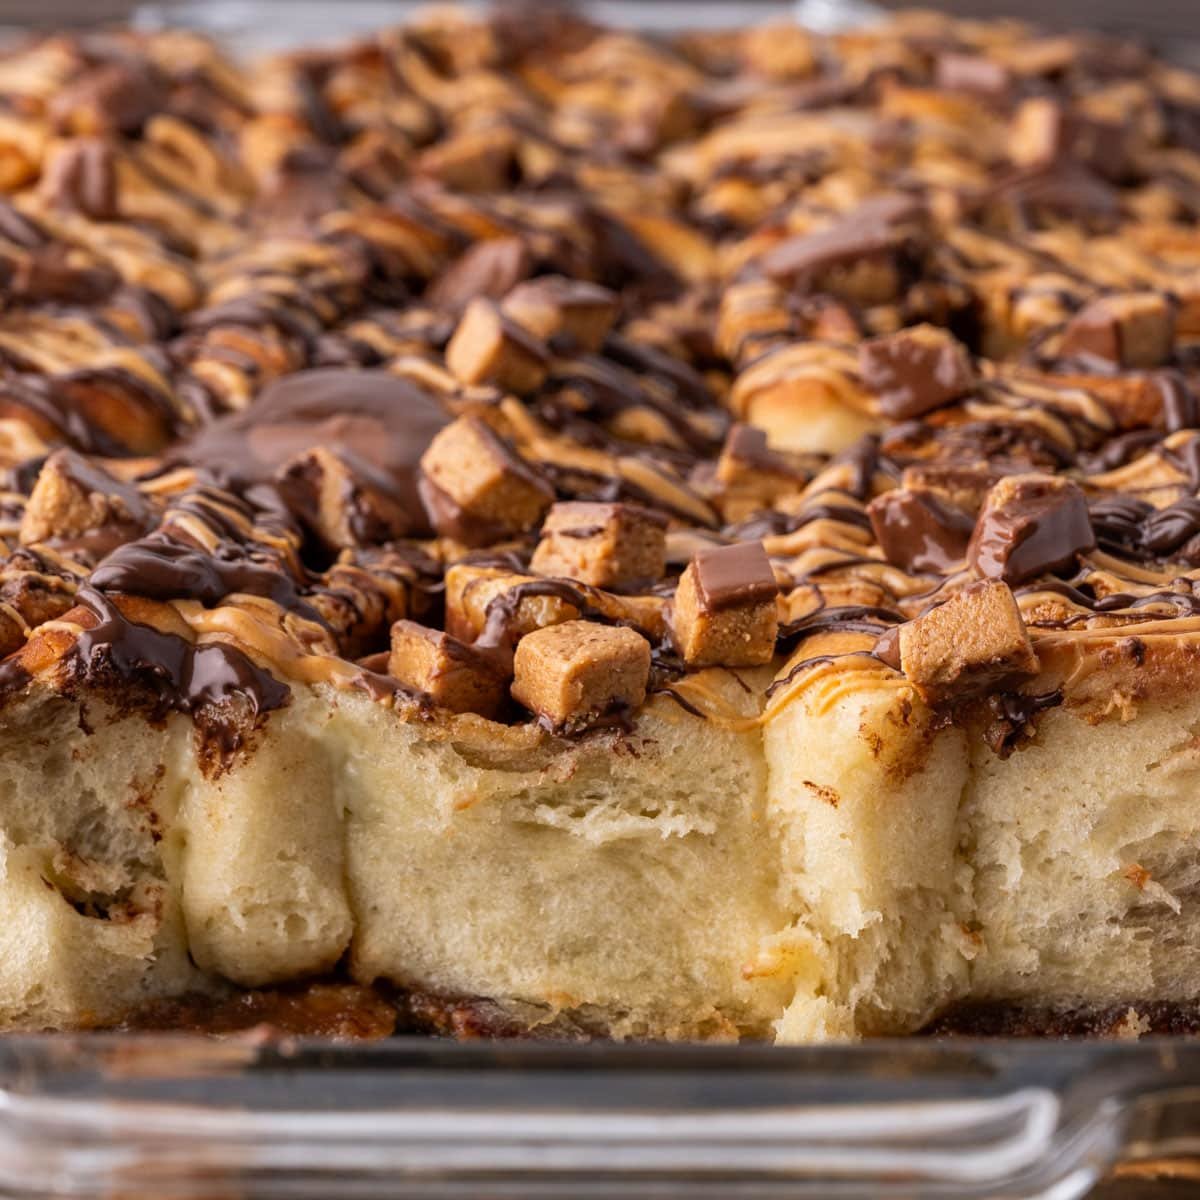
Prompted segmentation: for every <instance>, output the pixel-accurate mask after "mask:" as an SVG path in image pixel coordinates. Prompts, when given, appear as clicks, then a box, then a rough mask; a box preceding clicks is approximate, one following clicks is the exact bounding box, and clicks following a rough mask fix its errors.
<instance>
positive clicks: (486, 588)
mask: <svg viewBox="0 0 1200 1200" xmlns="http://www.w3.org/2000/svg"><path fill="white" fill-rule="evenodd" d="M580 599H581V597H580V596H579V595H578V592H577V591H576V589H574V588H572V587H571V586H570V585H569V584H567V583H566V582H565V581H562V580H556V579H540V578H538V577H537V576H535V575H522V574H520V573H518V572H516V571H504V570H500V569H498V568H495V567H477V566H473V565H472V564H470V563H456V564H455V565H454V566H452V567H450V569H449V570H448V571H447V572H446V629H447V631H448V632H449V633H451V634H453V635H454V636H455V637H457V638H461V639H462V640H463V641H469V642H474V641H475V640H476V639H483V640H485V641H487V642H488V643H490V644H492V645H502V644H504V643H505V642H508V641H515V640H516V639H517V638H518V637H522V636H524V635H525V634H527V633H532V632H533V631H534V630H535V629H541V628H543V627H544V626H546V625H557V624H560V623H561V622H563V621H570V620H574V619H575V618H577V617H579V616H580V615H581V611H580V605H579V603H578V601H579V600H580Z"/></svg>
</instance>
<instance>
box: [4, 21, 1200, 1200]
mask: <svg viewBox="0 0 1200 1200" xmlns="http://www.w3.org/2000/svg"><path fill="white" fill-rule="evenodd" d="M126 7H127V8H128V9H129V14H128V19H129V20H130V21H131V22H132V23H133V24H135V25H138V26H141V27H143V28H150V27H163V26H167V25H182V26H189V27H196V28H200V29H203V30H206V31H209V32H212V33H213V34H214V35H216V36H218V37H221V38H224V39H228V40H229V42H230V44H231V45H234V46H236V47H238V48H241V49H246V50H250V51H253V50H260V49H275V48H280V47H283V46H286V45H291V44H296V43H302V42H305V41H315V40H319V39H321V38H326V37H333V38H345V37H348V36H352V35H353V34H355V33H360V32H364V31H367V30H369V29H373V28H376V27H378V26H379V25H381V24H385V23H387V22H390V21H396V20H400V19H402V18H403V16H404V14H405V13H406V12H407V11H409V10H411V9H413V8H415V7H417V6H416V5H413V4H406V3H391V2H388V3H379V2H377V0H357V2H355V0H351V2H350V3H339V4H337V5H333V4H330V3H324V2H316V0H298V2H294V3H293V2H288V0H281V2H277V3H271V2H270V0H259V2H246V0H217V2H215V3H203V2H199V0H196V2H192V3H179V4H170V3H167V4H150V5H133V4H131V5H127V6H126ZM581 7H583V8H585V9H586V10H588V11H590V12H593V13H594V14H595V15H596V16H597V17H599V18H600V19H603V20H606V21H609V22H613V23H617V24H628V25H638V26H643V27H655V28H664V27H667V28H669V27H672V26H675V27H678V26H682V25H684V24H693V25H694V24H697V23H701V24H731V23H735V22H744V21H748V20H754V19H761V18H762V17H764V16H768V15H771V14H776V15H779V14H788V13H791V14H794V15H796V16H797V17H798V18H799V19H800V20H802V21H804V22H805V23H808V24H810V25H814V26H818V27H820V28H823V29H832V28H835V27H838V26H842V25H847V24H853V23H855V22H858V21H861V20H862V19H863V17H864V15H867V14H869V13H870V12H871V11H873V10H872V9H871V8H870V6H869V5H866V4H863V3H861V2H860V0H845V2H839V0H800V3H798V4H776V3H770V2H769V0H768V2H766V3H762V2H756V3H750V4H741V5H725V4H716V3H700V4H688V5H685V4H682V3H675V2H671V0H665V2H664V0H654V2H651V3H638V4H622V3H620V2H619V0H613V2H607V3H598V4H590V5H583V6H581ZM64 8H65V10H66V11H64V12H63V13H62V15H61V17H60V16H59V13H58V11H57V10H55V12H54V17H55V19H56V20H59V21H61V22H63V23H70V22H71V21H72V20H73V19H77V20H78V21H80V22H88V21H90V20H91V19H93V18H94V17H95V15H96V10H95V9H93V8H92V7H91V5H90V4H89V3H87V0H80V2H79V3H78V4H77V5H75V6H74V8H73V9H72V7H71V6H70V5H67V6H64ZM23 9H24V10H26V11H27V12H29V13H31V14H33V13H34V9H35V6H33V5H28V6H25V5H21V4H15V5H14V4H11V3H9V4H3V5H0V20H2V21H3V23H4V24H6V25H8V26H9V27H10V28H11V27H13V26H16V27H18V28H19V27H21V25H22V24H23V22H24V20H25V16H24V14H23V12H22V10H23ZM285 12H286V14H287V20H286V21H284V20H281V16H282V15H283V14H284V13H285ZM36 15H37V16H38V18H39V19H38V21H37V22H36V23H37V24H39V25H43V26H44V25H45V22H46V19H47V13H46V12H45V11H42V12H40V13H37V14H36ZM105 15H106V16H110V15H112V14H111V12H110V11H109V9H106V10H105ZM0 1110H2V1116H0V1196H7V1197H21V1198H22V1200H42V1198H46V1200H49V1198H51V1197H53V1198H64V1200H65V1198H72V1200H74V1198H81V1200H82V1198H96V1200H99V1198H101V1197H104V1198H106V1200H114V1198H121V1200H131V1198H133V1197H138V1198H145V1200H150V1198H153V1200H170V1198H175V1197H178V1198H186V1200H217V1198H220V1200H243V1198H244V1200H260V1198H261V1200H293V1198H295V1200H300V1198H320V1200H329V1198H330V1197H333V1196H337V1197H339V1198H345V1200H355V1198H359V1197H364V1198H366V1197H370V1198H380V1200H382V1198H385V1197H386V1198H388V1200H407V1198H409V1197H413V1198H418V1197H419V1198H426V1197H428V1198H431V1200H432V1198H438V1200H442V1198H445V1200H451V1198H462V1200H484V1198H492V1197H497V1198H500V1197H504V1198H509V1197H511V1198H514V1200H516V1198H522V1200H523V1198H526V1197H529V1198H536V1197H570V1198H572V1200H574V1198H581V1200H582V1198H595V1200H598V1198H603V1197H618V1196H619V1197H633V1196H636V1197H647V1198H650V1197H676V1196H678V1197H683V1196H687V1197H719V1198H721V1200H739V1198H743V1197H745V1198H758V1197H762V1198H764V1200H766V1198H771V1197H821V1198H823V1200H824V1198H829V1200H834V1198H844V1200H858V1198H862V1200H868V1198H869V1200H889V1198H893V1197H896V1198H898V1197H955V1198H963V1200H969V1198H973V1197H978V1198H980V1200H983V1198H988V1200H1017V1198H1026V1197H1044V1198H1047V1200H1070V1198H1072V1197H1082V1196H1086V1195H1089V1194H1092V1195H1095V1196H1097V1197H1099V1196H1101V1195H1103V1197H1104V1198H1105V1200H1119V1198H1121V1197H1126V1196H1128V1197H1130V1198H1132V1197H1133V1196H1134V1195H1135V1194H1136V1196H1137V1197H1138V1198H1139V1200H1141V1198H1142V1197H1149V1196H1152V1195H1155V1196H1156V1195H1159V1194H1162V1195H1163V1196H1183V1195H1196V1194H1200V1182H1198V1181H1200V1041H1196V1040H1193V1039H1188V1038H1182V1037H1180V1038H1171V1037H1162V1038H1145V1039H1142V1040H1140V1041H1137V1042H1124V1041H1065V1040H1050V1039H1046V1040H1025V1039H1004V1038H993V1039H973V1038H950V1039H940V1040H939V1039H933V1038H915V1039H908V1040H903V1041H891V1040H887V1041H884V1040H880V1041H874V1042H868V1043H862V1044H856V1045H828V1046H818V1047H769V1046H762V1045H740V1046H717V1045H714V1046H691V1045H688V1046H684V1045H676V1046H666V1045H630V1044H625V1045H616V1044H552V1043H531V1042H520V1041H496V1042H472V1043H454V1042H449V1041H442V1040H435V1039H428V1038H412V1037H397V1038H391V1039H388V1040H386V1041H382V1042H374V1043H339V1042H333V1041H322V1040H318V1039H307V1038H305V1039H297V1038H270V1037H267V1036H266V1035H259V1034H257V1033H250V1034H243V1035H239V1036H236V1037H231V1038H226V1039H222V1040H213V1039H205V1038H200V1037H196V1036H191V1035H165V1034H157V1033H154V1034H150V1033H145V1034H125V1033H123V1034H107V1033H93V1034H77V1035H62V1034H60V1035H40V1036H29V1035H20V1036H11V1037H6V1038H3V1039H0ZM1157 1178H1164V1179H1171V1178H1174V1179H1177V1180H1181V1181H1182V1182H1181V1183H1180V1184H1179V1185H1178V1186H1179V1187H1182V1189H1183V1190H1182V1191H1180V1190H1177V1189H1176V1187H1175V1186H1172V1185H1170V1184H1164V1187H1163V1190H1162V1191H1161V1193H1160V1191H1159V1190H1158V1189H1157V1188H1148V1186H1147V1185H1146V1184H1144V1183H1142V1182H1140V1181H1141V1180H1143V1179H1157ZM1105 1179H1108V1180H1109V1181H1110V1182H1109V1183H1108V1184H1103V1183H1102V1182H1101V1181H1103V1180H1105ZM1098 1184H1100V1185H1101V1186H1100V1190H1099V1191H1096V1190H1095V1189H1096V1187H1097V1185H1098ZM1135 1189H1136V1193H1135Z"/></svg>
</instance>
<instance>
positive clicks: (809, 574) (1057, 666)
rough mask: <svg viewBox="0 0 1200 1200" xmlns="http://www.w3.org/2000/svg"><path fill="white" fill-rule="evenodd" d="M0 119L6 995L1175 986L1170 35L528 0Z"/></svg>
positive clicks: (22, 49)
mask: <svg viewBox="0 0 1200 1200" xmlns="http://www.w3.org/2000/svg"><path fill="white" fill-rule="evenodd" d="M0 97H2V98H3V103H2V104H0V186H2V187H3V189H4V193H5V199H4V200H3V202H2V203H0V279H2V281H3V299H4V305H3V310H2V311H0V363H2V375H0V467H2V470H3V473H4V474H3V478H4V482H3V497H2V501H3V503H2V506H0V519H2V521H3V529H2V535H3V538H4V547H3V548H4V562H3V570H2V572H0V642H2V645H0V650H3V653H4V654H5V655H6V657H5V659H4V662H3V666H2V667H0V676H2V688H0V690H2V695H3V699H2V704H0V742H2V749H0V839H2V843H0V844H2V846H3V859H2V861H3V869H2V872H0V1024H2V1025H3V1027H5V1028H8V1029H29V1028H38V1029H42V1028H68V1027H71V1028H74V1027H96V1026H111V1025H115V1024H137V1023H139V1022H146V1023H152V1024H159V1025H161V1024H167V1025H171V1024H172V1023H173V1022H174V1023H176V1024H180V1025H183V1024H186V1025H188V1026H189V1027H191V1026H195V1025H197V1024H198V1025H200V1026H201V1027H204V1025H205V1017H204V1014H205V1013H210V1014H218V1013H221V1014H225V1015H222V1016H221V1017H220V1018H218V1017H216V1016H213V1020H212V1027H214V1028H215V1027H224V1026H225V1023H226V1021H227V1020H228V1012H229V1006H230V1005H233V1006H234V1007H235V1008H236V1007H238V1006H241V1008H242V1009H244V1010H245V1011H251V1012H254V1013H257V1014H259V1015H261V1014H262V1013H264V1012H269V1011H270V1005H269V1003H268V1002H267V1001H266V1000H265V999H264V1000H261V1001H260V1000H258V999H255V997H268V996H270V995H271V994H273V993H271V991H270V989H275V988H279V987H281V986H286V987H291V988H293V989H294V990H293V991H292V992H291V993H289V995H290V997H291V998H290V999H289V1000H288V1001H287V1003H288V1004H289V1005H292V1006H293V1008H294V1006H296V1005H300V1007H301V1009H302V1008H303V1004H304V1000H303V997H304V996H305V995H307V996H310V997H314V998H315V999H314V1000H313V1004H314V1005H315V1009H317V1010H320V1011H321V1012H322V1013H323V1014H324V1016H322V1018H321V1019H322V1021H323V1022H324V1024H322V1025H321V1028H331V1029H334V1030H341V1031H344V1030H345V1029H346V1027H347V1023H346V1021H342V1020H341V1018H338V1017H330V1016H329V1014H330V1011H331V1010H332V1009H336V1008H338V1006H339V1005H340V1006H344V1005H345V1004H349V1005H350V1006H351V1007H353V1004H354V1003H355V1000H354V997H355V996H356V995H357V996H359V997H360V998H361V1002H362V1006H363V1007H362V1017H361V1020H360V1021H359V1023H358V1024H357V1025H355V1023H354V1021H353V1019H351V1020H350V1021H349V1028H350V1029H351V1031H355V1030H357V1031H360V1032H362V1031H373V1032H378V1031H380V1029H383V1028H386V1027H388V1020H387V1019H386V1018H383V1017H381V1016H380V1006H381V1005H383V1006H384V1007H385V1008H386V1007H387V1005H388V1004H391V1005H393V1009H392V1010H391V1011H401V1012H402V1013H403V1014H404V1019H405V1021H406V1022H410V1023H415V1024H417V1025H421V1026H424V1027H426V1028H431V1029H434V1030H437V1031H441V1032H453V1033H457V1034H460V1035H470V1034H479V1033H513V1032H516V1033H534V1034H539V1035H554V1036H576V1035H579V1036H592V1035H603V1036H610V1037H620V1038H624V1037H652V1038H683V1037H700V1038H736V1037H754V1038H776V1039H779V1040H785V1041H797V1040H814V1039H823V1038H836V1037H849V1036H857V1035H872V1034H883V1033H910V1032H916V1031H919V1030H921V1029H924V1028H926V1027H928V1026H929V1025H930V1023H931V1022H935V1021H936V1022H941V1026H940V1027H945V1026H946V1024H947V1023H953V1022H954V1021H955V1019H956V1018H955V1014H956V1013H957V1014H961V1013H964V1012H970V1011H972V1006H981V1010H982V1009H986V1011H988V1012H991V1013H1001V1014H1007V1017H1006V1018H1005V1019H1011V1021H1012V1022H1015V1023H1016V1024H1018V1025H1019V1026H1020V1027H1021V1028H1026V1029H1027V1028H1030V1027H1033V1028H1045V1029H1049V1028H1059V1027H1061V1026H1062V1023H1063V1022H1064V1021H1067V1020H1071V1019H1080V1020H1085V1021H1091V1022H1092V1023H1093V1024H1096V1023H1101V1024H1103V1023H1105V1022H1107V1024H1108V1026H1116V1027H1119V1028H1121V1029H1123V1030H1124V1031H1126V1032H1135V1033H1136V1032H1138V1031H1139V1030H1141V1029H1144V1028H1147V1027H1149V1024H1150V1021H1151V1016H1152V1014H1156V1013H1157V1014H1163V1013H1170V1014H1174V1015H1173V1016H1172V1017H1171V1018H1170V1019H1172V1020H1178V1019H1180V1017H1179V1014H1181V1013H1186V1012H1187V1011H1188V1010H1189V1007H1190V1006H1191V1005H1193V1004H1194V1002H1195V1001H1196V999H1197V997H1198V996H1200V898H1198V890H1197V889H1198V885H1200V805H1198V804H1197V803H1196V799H1197V794H1198V789H1200V735H1198V732H1197V731H1198V730H1200V690H1198V688H1197V684H1198V683H1200V599H1198V598H1197V597H1198V595H1200V593H1198V591H1197V580H1198V579H1200V499H1198V498H1197V492H1198V489H1200V414H1198V409H1197V391H1196V386H1197V380H1198V379H1200V349H1198V348H1200V229H1198V228H1197V216H1198V215H1200V79H1197V78H1196V77H1194V76H1192V75H1190V74H1187V73H1186V72H1184V71H1182V70H1178V69H1176V68H1173V67H1171V66H1168V65H1166V64H1164V63H1162V62H1160V61H1157V60H1156V59H1154V58H1153V57H1151V56H1150V55H1149V54H1147V53H1145V52H1143V51H1142V50H1140V49H1138V48H1136V47H1133V46H1130V45H1128V44H1118V43H1114V42H1109V41H1105V40H1104V39H1102V38H1099V37H1091V36H1086V35H1079V36H1072V37H1060V36H1048V35H1044V34H1041V33H1039V32H1037V31H1036V30H1032V29H1029V28H1026V27H1023V26H1019V25H1016V24H1012V23H1004V22H995V23H989V24H979V23H967V22H954V21H951V20H949V19H946V18H942V17H936V16H931V15H928V14H911V15H901V16H898V17H896V18H894V19H892V20H890V21H889V22H887V23H885V24H883V25H881V26H879V27H877V28H872V29H866V30H862V31H856V32H851V33H844V34H839V35H835V36H828V37H819V36H816V35H814V34H811V33H808V32H806V31H804V30H802V29H799V28H795V27H792V26H789V25H777V26H770V27H767V28H765V29H747V30H742V31H735V32H720V33H703V34H699V33H697V34H681V35H675V36H671V37H639V36H634V35H632V34H630V33H627V32H615V31H609V30H605V29H602V28H597V27H595V26H593V25H591V24H588V23H587V22H585V21H584V20H582V19H580V18H577V17H574V16H571V15H565V14H563V13H562V12H559V11H554V10H551V11H544V10H540V9H539V10H534V11H524V12H520V13H517V14H515V15H514V13H513V11H512V10H509V9H504V10H501V11H500V12H498V13H497V14H496V15H495V16H493V17H491V18H486V19H480V18H475V17H468V16H465V15H462V14H459V13H456V12H454V11H448V10H438V11H437V12H436V13H434V14H431V15H429V16H427V17H422V18H418V19H416V20H415V21H414V22H413V23H411V24H410V25H408V26H406V27H404V28H402V29H397V30H392V31H388V32H385V33H382V34H380V35H379V36H378V37H376V38H373V39H370V40H365V41H361V42H358V43H355V44H353V45H349V46H345V47H339V48H325V49H320V50H315V51H309V52H304V53H295V54H289V55H284V56H282V57H276V58H271V59H267V60H264V61H257V62H253V63H244V62H240V61H237V60H235V59H234V58H233V57H231V56H228V55H226V54H223V53H222V52H221V51H220V50H218V49H217V48H216V47H214V46H213V45H212V44H210V43H209V42H207V41H205V40H203V39H202V38H200V37H198V36H195V35H192V34H188V33H181V32H157V33H151V34H141V33H114V34H105V35H86V36H70V37H67V36H62V37H51V38H47V39H43V40H38V41H34V42H31V43H29V44H27V45H22V46H19V47H16V48H13V49H11V50H10V51H9V52H8V53H7V54H6V55H5V56H4V58H3V59H2V60H0ZM355 987H358V988H360V989H363V990H362V991H360V992H355V991H354V988H355ZM305 989H308V990H307V991H305ZM331 989H332V990H331ZM370 989H374V990H370ZM331 996H332V997H334V1000H333V1001H331V999H330V997H331ZM347 997H348V998H349V999H347ZM172 1005H174V1006H175V1007H172ZM289 1011H290V1010H289ZM164 1014H165V1015H164ZM171 1014H174V1016H172V1015H171Z"/></svg>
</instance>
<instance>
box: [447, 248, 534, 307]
mask: <svg viewBox="0 0 1200 1200" xmlns="http://www.w3.org/2000/svg"><path fill="white" fill-rule="evenodd" d="M532 270H533V255H532V254H530V252H529V248H528V246H526V245H525V243H524V241H522V239H521V238H516V237H505V238H489V239H488V240H487V241H482V242H478V243H477V244H476V245H474V246H472V247H471V248H470V249H469V250H468V251H467V252H466V253H465V254H463V255H461V256H460V257H459V258H457V259H455V260H454V262H453V263H451V264H450V266H448V267H447V268H446V269H445V270H444V271H443V272H442V273H441V274H440V275H439V276H438V277H437V278H436V279H435V280H434V281H433V282H432V283H431V284H430V285H429V289H428V291H426V293H425V299H426V300H427V301H428V302H429V303H430V304H433V305H435V306H436V307H437V308H441V309H446V310H447V311H449V312H460V311H461V310H462V309H464V308H466V307H467V305H468V304H469V303H470V302H471V301H472V300H474V299H475V297H476V296H484V297H486V298H487V299H489V300H499V299H501V298H502V297H503V296H505V295H506V294H507V293H508V292H509V291H511V290H512V289H513V288H514V287H516V285H517V284H518V283H520V282H521V280H523V279H528V278H529V275H530V273H531V272H532Z"/></svg>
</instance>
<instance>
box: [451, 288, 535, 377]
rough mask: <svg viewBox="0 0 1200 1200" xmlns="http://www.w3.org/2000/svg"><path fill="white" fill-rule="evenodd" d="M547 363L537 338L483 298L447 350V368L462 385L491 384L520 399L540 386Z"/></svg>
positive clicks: (464, 319) (461, 323)
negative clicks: (512, 393)
mask: <svg viewBox="0 0 1200 1200" xmlns="http://www.w3.org/2000/svg"><path fill="white" fill-rule="evenodd" d="M547 361H548V355H547V353H546V348H545V347H544V346H543V345H542V343H541V342H540V341H538V339H537V338H535V337H534V336H533V335H532V334H531V333H529V332H528V331H527V330H525V329H523V328H522V327H521V326H520V325H518V324H517V323H516V322H515V321H510V320H508V318H506V317H505V316H504V315H503V314H502V313H501V311H500V309H499V308H498V307H497V306H496V305H495V304H494V303H493V302H492V301H490V300H486V299H483V298H479V299H476V300H472V301H471V303H470V304H469V305H468V306H467V310H466V312H464V313H463V315H462V320H461V321H459V323H458V328H457V329H455V331H454V336H453V337H452V338H451V339H450V343H449V345H448V346H447V347H446V366H448V367H449V368H450V370H451V371H452V372H453V373H454V376H455V378H457V379H458V380H460V381H461V382H462V383H470V384H476V383H490V384H494V385H495V386H496V387H499V388H503V389H504V390H505V391H508V392H515V393H516V394H517V395H518V396H527V395H529V394H530V393H531V392H535V391H537V389H538V388H539V387H541V385H542V381H543V380H544V379H545V378H546V365H547Z"/></svg>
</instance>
